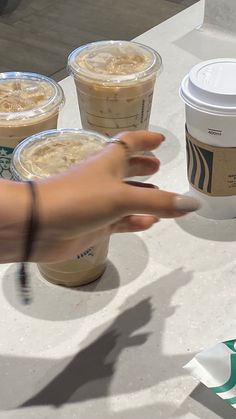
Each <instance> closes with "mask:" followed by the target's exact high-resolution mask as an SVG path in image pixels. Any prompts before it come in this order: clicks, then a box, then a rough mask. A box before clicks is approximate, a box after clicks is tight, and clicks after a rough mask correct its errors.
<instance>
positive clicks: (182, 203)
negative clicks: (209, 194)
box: [174, 195, 200, 212]
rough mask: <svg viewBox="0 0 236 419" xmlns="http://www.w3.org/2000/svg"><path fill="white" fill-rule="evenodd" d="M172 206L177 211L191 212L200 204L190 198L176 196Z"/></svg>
mask: <svg viewBox="0 0 236 419" xmlns="http://www.w3.org/2000/svg"><path fill="white" fill-rule="evenodd" d="M174 206H175V209H176V210H177V211H181V212H192V211H196V210H197V209H199V208H200V202H199V201H197V199H195V198H192V197H190V196H184V195H178V196H176V197H175V199H174Z"/></svg>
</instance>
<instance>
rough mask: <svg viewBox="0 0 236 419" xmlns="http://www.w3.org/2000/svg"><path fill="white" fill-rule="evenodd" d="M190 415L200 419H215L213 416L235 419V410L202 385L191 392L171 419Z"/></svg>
mask: <svg viewBox="0 0 236 419" xmlns="http://www.w3.org/2000/svg"><path fill="white" fill-rule="evenodd" d="M206 409H207V410H206ZM190 413H191V414H192V415H194V414H195V415H197V417H201V418H203V417H207V419H211V418H212V419H215V418H216V416H215V415H218V417H219V418H221V419H235V418H236V410H235V409H234V408H233V407H232V406H230V405H228V404H227V403H226V402H224V401H223V400H222V399H221V398H220V397H219V396H217V395H216V394H214V393H213V392H212V391H211V390H210V389H209V388H207V387H206V386H204V385H203V384H202V383H200V384H198V386H197V387H196V388H195V389H194V390H193V391H192V393H191V394H190V395H189V397H188V398H187V399H186V400H185V401H184V403H183V404H182V405H181V406H180V408H179V409H178V410H177V411H176V412H175V414H174V415H173V417H175V418H176V417H182V416H183V415H187V414H190ZM199 415H201V416H199ZM206 415H207V416H206Z"/></svg>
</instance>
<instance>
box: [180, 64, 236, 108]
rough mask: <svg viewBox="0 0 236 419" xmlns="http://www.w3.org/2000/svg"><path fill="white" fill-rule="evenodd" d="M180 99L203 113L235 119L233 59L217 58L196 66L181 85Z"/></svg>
mask: <svg viewBox="0 0 236 419" xmlns="http://www.w3.org/2000/svg"><path fill="white" fill-rule="evenodd" d="M180 96H181V97H182V99H183V100H184V102H185V103H186V104H187V105H189V106H191V107H193V108H195V109H198V110H200V111H202V112H208V113H212V114H218V115H236V59H233V58H218V59H214V60H209V61H204V62H201V63H199V64H197V65H195V66H194V67H193V68H192V69H191V70H190V72H189V74H187V75H186V76H185V77H184V79H183V81H182V83H181V87H180Z"/></svg>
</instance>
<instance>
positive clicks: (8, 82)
mask: <svg viewBox="0 0 236 419" xmlns="http://www.w3.org/2000/svg"><path fill="white" fill-rule="evenodd" d="M63 103H64V94H63V91H62V89H61V87H60V86H59V85H58V84H57V83H56V82H55V81H53V80H51V79H49V78H48V77H46V76H42V75H40V74H35V73H21V72H8V73H0V177H3V178H11V173H10V160H11V156H12V152H13V149H14V148H15V146H16V145H17V144H18V143H19V142H20V141H22V140H23V139H24V138H26V137H28V136H30V135H33V134H35V133H37V132H40V131H45V130H48V129H52V128H56V127H57V120H58V115H59V109H60V107H61V106H62V104H63Z"/></svg>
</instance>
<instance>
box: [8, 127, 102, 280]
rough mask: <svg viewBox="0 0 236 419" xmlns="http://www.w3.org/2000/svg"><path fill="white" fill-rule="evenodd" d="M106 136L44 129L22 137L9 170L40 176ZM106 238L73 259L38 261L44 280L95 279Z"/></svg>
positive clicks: (18, 175)
mask: <svg viewBox="0 0 236 419" xmlns="http://www.w3.org/2000/svg"><path fill="white" fill-rule="evenodd" d="M106 141H107V139H106V137H104V136H102V135H99V134H96V133H94V132H88V131H82V130H76V129H73V130H72V129H66V130H50V131H45V132H42V133H39V134H36V135H33V136H32V137H29V138H27V139H25V140H23V141H22V142H21V143H20V144H19V145H18V146H17V147H16V148H15V150H14V153H13V157H12V164H11V171H12V175H13V178H14V179H15V180H23V181H25V180H29V179H43V178H47V177H50V176H52V175H54V174H57V173H60V172H62V171H63V170H65V169H67V168H69V167H71V166H72V165H73V164H75V163H78V162H80V161H82V160H83V159H85V158H87V157H89V156H91V155H94V154H95V153H97V152H98V151H100V150H101V149H102V148H103V147H104V145H105V144H106ZM108 245H109V238H106V239H103V240H101V241H100V242H99V243H98V244H96V245H95V246H91V247H90V248H89V249H85V250H84V251H83V252H81V253H79V254H78V255H77V256H76V257H74V258H73V259H70V260H67V261H65V262H59V263H39V264H38V267H39V270H40V272H41V274H42V275H43V277H44V278H45V279H47V280H48V281H50V282H52V283H54V284H58V285H64V286H68V287H78V286H80V285H84V284H88V283H90V282H92V281H95V280H96V279H98V278H99V277H100V276H101V275H102V274H103V272H104V270H105V268H106V259H107V253H108Z"/></svg>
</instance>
